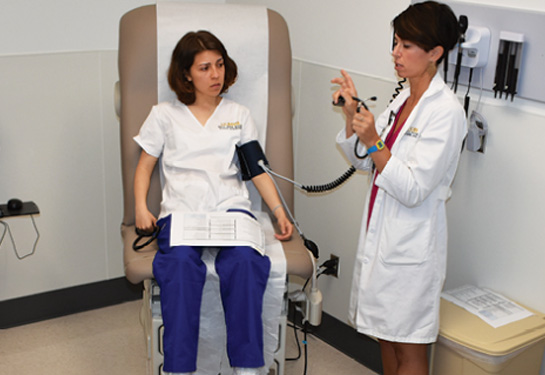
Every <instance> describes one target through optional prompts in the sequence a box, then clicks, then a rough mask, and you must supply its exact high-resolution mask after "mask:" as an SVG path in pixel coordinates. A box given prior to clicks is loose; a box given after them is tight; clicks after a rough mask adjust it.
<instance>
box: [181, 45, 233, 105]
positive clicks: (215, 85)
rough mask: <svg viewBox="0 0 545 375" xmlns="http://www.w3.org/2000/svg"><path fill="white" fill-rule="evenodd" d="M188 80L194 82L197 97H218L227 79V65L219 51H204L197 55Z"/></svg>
mask: <svg viewBox="0 0 545 375" xmlns="http://www.w3.org/2000/svg"><path fill="white" fill-rule="evenodd" d="M187 78H188V79H189V80H190V81H192V82H193V86H194V87H195V96H196V97H197V98H198V97H199V96H202V95H204V96H211V97H216V96H218V95H219V94H220V93H221V89H222V88H223V82H224V79H225V64H224V61H223V57H222V56H221V54H220V53H219V52H218V51H215V50H209V51H202V52H199V53H198V54H196V55H195V60H194V61H193V65H191V68H190V69H189V74H188V76H187Z"/></svg>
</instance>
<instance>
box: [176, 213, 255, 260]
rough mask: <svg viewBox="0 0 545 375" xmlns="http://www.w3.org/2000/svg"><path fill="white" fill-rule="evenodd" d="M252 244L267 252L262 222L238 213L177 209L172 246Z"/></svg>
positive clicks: (253, 246) (251, 245)
mask: <svg viewBox="0 0 545 375" xmlns="http://www.w3.org/2000/svg"><path fill="white" fill-rule="evenodd" d="M182 245H186V246H203V247H222V246H250V247H252V248H254V249H255V250H257V251H258V252H259V253H260V254H261V255H264V254H265V235H264V233H263V230H262V228H261V225H260V224H259V222H258V221H257V220H255V219H253V218H252V217H250V216H249V215H247V214H245V213H239V212H174V213H173V214H172V221H171V233H170V246H182Z"/></svg>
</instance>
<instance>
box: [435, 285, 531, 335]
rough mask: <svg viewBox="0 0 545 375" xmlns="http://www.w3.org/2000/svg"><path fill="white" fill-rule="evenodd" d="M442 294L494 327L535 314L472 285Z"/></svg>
mask: <svg viewBox="0 0 545 375" xmlns="http://www.w3.org/2000/svg"><path fill="white" fill-rule="evenodd" d="M441 296H442V297H443V298H444V299H446V300H447V301H450V302H452V303H454V304H456V305H458V306H460V307H462V308H464V309H466V310H467V311H469V312H470V313H472V314H473V315H476V316H478V317H479V318H481V319H482V320H484V321H485V322H486V323H488V324H489V325H491V326H492V327H494V328H498V327H501V326H503V325H506V324H509V323H512V322H515V321H517V320H521V319H524V318H527V317H529V316H531V315H533V314H532V313H531V312H530V311H528V310H526V309H525V308H523V307H521V306H519V305H517V304H516V303H515V302H513V301H510V300H508V299H507V298H505V297H503V296H501V295H499V294H497V293H494V292H492V291H490V290H488V289H481V288H477V287H475V286H471V285H465V286H463V287H460V288H456V289H452V290H449V291H445V292H443V293H442V294H441Z"/></svg>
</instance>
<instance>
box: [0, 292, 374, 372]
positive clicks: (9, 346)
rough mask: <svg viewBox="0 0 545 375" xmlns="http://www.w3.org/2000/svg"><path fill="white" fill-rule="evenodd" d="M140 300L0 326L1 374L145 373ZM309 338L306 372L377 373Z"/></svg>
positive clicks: (290, 365)
mask: <svg viewBox="0 0 545 375" xmlns="http://www.w3.org/2000/svg"><path fill="white" fill-rule="evenodd" d="M140 306H141V301H134V302H128V303H124V304H120V305H116V306H110V307H106V308H103V309H98V310H93V311H87V312H83V313H79V314H74V315H70V316H66V317H62V318H57V319H52V320H48V321H44V322H39V323H34V324H29V325H24V326H20V327H15V328H10V329H7V330H0V374H17V375H54V374H55V375H57V374H74V375H97V374H108V375H129V374H130V375H146V352H145V345H144V336H143V331H142V326H141V325H140V321H139V313H140ZM288 332H289V333H288V339H287V353H286V356H287V357H288V358H290V357H295V356H297V346H296V343H295V339H294V335H293V330H291V329H289V331H288ZM301 338H302V337H301V335H299V339H301ZM307 341H308V358H309V360H308V368H307V374H308V375H320V374H336V375H337V374H338V375H341V374H347V375H352V374H358V375H373V374H375V373H374V372H372V371H370V370H368V369H367V368H365V367H364V366H362V365H360V364H359V363H357V362H356V361H354V360H353V359H351V358H349V357H347V356H345V355H343V354H342V353H340V352H338V351H337V350H335V349H334V348H332V347H330V346H329V345H327V344H325V343H323V342H322V341H320V340H318V339H317V338H315V337H313V336H308V337H307ZM303 368H304V360H303V358H302V357H301V359H299V360H297V361H287V362H286V371H285V372H286V374H285V375H299V374H301V375H302V374H303Z"/></svg>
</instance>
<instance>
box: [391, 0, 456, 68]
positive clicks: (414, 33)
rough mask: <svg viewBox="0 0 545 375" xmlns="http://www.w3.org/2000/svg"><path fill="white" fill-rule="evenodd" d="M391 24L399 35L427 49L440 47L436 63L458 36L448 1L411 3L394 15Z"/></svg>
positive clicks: (454, 43) (451, 47)
mask: <svg viewBox="0 0 545 375" xmlns="http://www.w3.org/2000/svg"><path fill="white" fill-rule="evenodd" d="M392 26H393V28H394V32H395V33H396V34H397V35H398V36H399V37H400V38H401V39H404V40H408V41H411V42H413V43H415V44H416V45H418V46H419V47H420V48H422V49H423V50H424V51H426V52H429V51H430V50H432V49H433V48H435V47H437V46H441V47H443V50H444V51H443V55H442V56H441V57H440V58H439V60H438V61H437V63H436V64H437V65H439V63H440V62H441V61H442V60H443V58H444V57H445V54H446V53H447V52H448V51H450V50H451V49H453V48H454V46H455V45H456V43H457V42H458V39H459V38H460V31H459V29H458V20H457V19H456V15H455V14H454V12H453V11H452V9H451V8H450V7H449V6H448V5H446V4H442V3H438V2H436V1H425V2H423V3H416V4H412V5H410V6H409V7H408V8H407V9H406V10H404V11H403V12H402V13H400V14H399V15H398V16H397V17H396V18H394V20H393V21H392Z"/></svg>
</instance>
